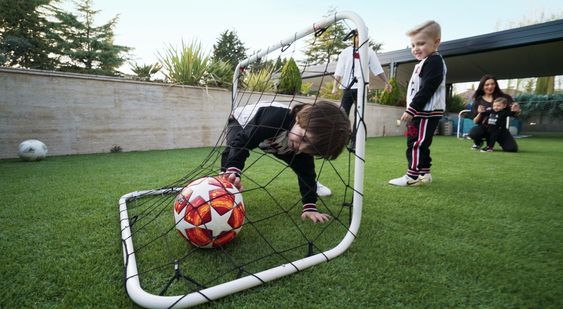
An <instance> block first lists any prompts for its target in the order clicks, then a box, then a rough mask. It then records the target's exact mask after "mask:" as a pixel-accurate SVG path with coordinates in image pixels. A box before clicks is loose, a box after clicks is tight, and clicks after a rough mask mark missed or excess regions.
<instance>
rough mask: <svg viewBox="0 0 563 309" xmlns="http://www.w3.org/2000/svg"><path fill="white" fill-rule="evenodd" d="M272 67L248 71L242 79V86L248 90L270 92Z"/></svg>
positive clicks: (272, 86) (271, 89)
mask: <svg viewBox="0 0 563 309" xmlns="http://www.w3.org/2000/svg"><path fill="white" fill-rule="evenodd" d="M272 73H273V71H272V69H271V68H268V67H267V68H264V69H261V70H260V71H258V72H252V71H248V72H247V74H246V75H245V77H244V79H243V87H244V88H245V89H246V90H248V91H258V92H270V91H274V82H272Z"/></svg>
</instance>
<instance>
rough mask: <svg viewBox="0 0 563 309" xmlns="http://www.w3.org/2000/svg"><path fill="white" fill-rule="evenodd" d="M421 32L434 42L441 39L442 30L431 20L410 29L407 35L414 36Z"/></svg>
mask: <svg viewBox="0 0 563 309" xmlns="http://www.w3.org/2000/svg"><path fill="white" fill-rule="evenodd" d="M421 32H422V33H424V34H426V35H428V36H429V37H430V38H432V39H434V40H436V39H440V38H442V28H441V27H440V24H439V23H437V22H435V21H433V20H429V21H425V22H424V23H422V24H420V25H418V26H416V27H414V28H412V29H411V30H409V31H407V35H408V36H414V35H417V34H419V33H421Z"/></svg>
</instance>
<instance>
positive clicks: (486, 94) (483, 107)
mask: <svg viewBox="0 0 563 309" xmlns="http://www.w3.org/2000/svg"><path fill="white" fill-rule="evenodd" d="M499 97H504V98H506V100H507V101H508V105H507V106H506V109H508V110H509V111H512V112H513V113H515V114H519V113H520V105H519V104H518V103H516V102H514V100H513V99H512V97H511V96H509V95H508V94H505V93H503V92H502V90H500V88H499V86H498V82H497V79H496V78H495V77H494V76H492V75H488V74H487V75H484V76H483V77H481V80H480V81H479V86H478V87H477V90H476V91H475V94H474V95H473V99H474V101H473V106H472V115H473V119H474V122H475V123H476V124H477V125H476V126H474V127H473V128H471V131H469V137H471V139H472V140H473V142H474V144H473V147H472V148H473V149H475V150H479V149H480V148H481V146H482V144H483V140H488V139H489V136H488V134H489V133H488V132H487V129H486V124H487V120H488V116H489V114H490V113H491V111H492V108H493V101H494V100H495V99H496V98H499ZM477 115H480V117H477ZM497 142H498V143H499V145H500V147H502V150H503V151H508V152H517V151H518V144H516V141H515V140H514V138H513V137H512V135H511V134H510V132H509V131H508V130H506V131H503V132H502V133H501V134H500V135H499V136H498V137H497Z"/></svg>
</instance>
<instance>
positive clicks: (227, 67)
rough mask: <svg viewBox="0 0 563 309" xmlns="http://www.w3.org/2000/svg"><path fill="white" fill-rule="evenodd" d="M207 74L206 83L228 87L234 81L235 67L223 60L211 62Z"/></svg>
mask: <svg viewBox="0 0 563 309" xmlns="http://www.w3.org/2000/svg"><path fill="white" fill-rule="evenodd" d="M208 73H209V74H208V75H206V84H207V85H208V86H215V87H222V88H227V87H229V86H230V85H231V84H232V81H233V73H234V72H233V68H232V67H231V64H230V63H228V62H225V61H222V60H215V61H213V62H211V64H210V65H209V68H208Z"/></svg>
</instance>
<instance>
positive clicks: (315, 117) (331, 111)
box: [292, 101, 351, 160]
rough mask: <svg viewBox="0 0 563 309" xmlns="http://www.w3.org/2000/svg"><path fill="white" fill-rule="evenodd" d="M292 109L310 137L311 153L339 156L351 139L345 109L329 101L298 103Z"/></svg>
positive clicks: (320, 155)
mask: <svg viewBox="0 0 563 309" xmlns="http://www.w3.org/2000/svg"><path fill="white" fill-rule="evenodd" d="M292 111H293V113H295V116H296V118H297V124H298V125H299V126H300V127H301V128H303V129H305V132H307V133H308V135H309V137H310V140H309V141H308V142H309V143H310V149H308V150H309V153H311V154H312V155H314V156H319V157H321V158H324V159H327V160H334V159H336V158H338V156H339V155H340V153H342V150H344V148H345V147H346V145H347V144H348V141H349V140H350V132H351V128H350V119H348V116H347V115H346V114H345V113H344V111H343V110H342V109H341V108H340V107H339V106H338V105H336V104H334V103H331V102H328V101H319V102H316V103H314V104H303V105H298V106H295V107H293V109H292Z"/></svg>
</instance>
